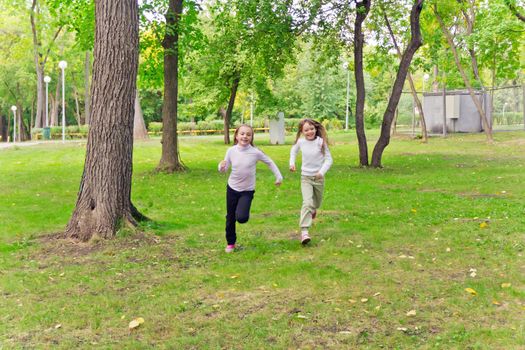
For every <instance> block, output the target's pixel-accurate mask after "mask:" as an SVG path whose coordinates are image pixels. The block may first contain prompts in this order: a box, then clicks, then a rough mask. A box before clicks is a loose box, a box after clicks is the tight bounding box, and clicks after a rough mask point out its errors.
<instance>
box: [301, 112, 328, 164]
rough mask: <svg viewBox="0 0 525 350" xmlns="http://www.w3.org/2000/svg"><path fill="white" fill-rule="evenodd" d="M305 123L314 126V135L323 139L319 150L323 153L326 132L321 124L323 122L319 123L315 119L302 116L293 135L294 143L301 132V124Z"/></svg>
mask: <svg viewBox="0 0 525 350" xmlns="http://www.w3.org/2000/svg"><path fill="white" fill-rule="evenodd" d="M307 123H308V124H311V125H313V126H314V128H315V136H319V137H320V138H322V139H323V146H322V147H321V152H322V153H323V155H324V152H325V150H326V148H327V147H328V134H327V133H326V129H325V127H324V126H323V124H321V123H319V122H318V121H316V120H313V119H310V118H304V119H302V120H301V121H300V122H299V126H298V128H299V129H298V130H297V135H296V136H295V142H294V144H296V143H297V140H299V138H300V137H301V134H302V133H303V126H304V124H307Z"/></svg>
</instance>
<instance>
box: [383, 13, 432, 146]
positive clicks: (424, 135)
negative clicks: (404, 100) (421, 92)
mask: <svg viewBox="0 0 525 350" xmlns="http://www.w3.org/2000/svg"><path fill="white" fill-rule="evenodd" d="M381 10H382V12H383V17H384V19H385V24H386V27H387V29H388V33H389V34H390V37H391V39H392V43H393V45H394V48H395V50H396V52H397V55H398V57H399V59H401V58H402V53H401V49H400V48H399V45H398V44H397V39H396V36H395V34H394V31H393V30H392V26H391V25H390V21H389V19H388V15H387V13H386V11H385V8H384V7H382V9H381ZM407 79H408V83H409V85H410V91H411V92H412V98H413V99H414V102H415V104H416V106H417V111H418V114H419V121H420V124H421V135H422V141H423V142H425V143H426V142H428V135H427V125H426V123H425V114H424V112H423V105H422V104H421V101H420V100H419V97H418V96H417V92H416V87H415V85H414V80H413V79H412V74H410V72H408V73H407Z"/></svg>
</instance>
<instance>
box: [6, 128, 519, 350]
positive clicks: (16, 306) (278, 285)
mask: <svg viewBox="0 0 525 350" xmlns="http://www.w3.org/2000/svg"><path fill="white" fill-rule="evenodd" d="M331 136H332V140H333V145H332V146H331V151H332V154H333V156H334V165H333V166H332V169H331V170H330V171H329V172H328V174H327V177H326V186H325V200H324V203H323V206H322V208H321V210H320V211H319V215H318V219H317V221H316V224H315V225H314V227H313V228H312V230H311V235H312V242H311V244H310V246H308V247H302V246H301V245H300V243H299V240H298V238H299V237H298V236H299V233H298V227H297V224H298V216H299V210H300V206H301V194H300V175H299V174H298V173H295V174H290V173H289V172H288V171H287V168H288V166H287V163H288V155H289V151H290V144H288V145H284V146H271V145H269V144H268V142H267V138H268V136H267V135H262V134H258V135H256V143H257V144H258V145H259V146H260V147H261V148H262V149H263V150H264V151H265V152H266V153H267V154H268V155H270V156H271V157H272V158H273V159H274V160H275V161H276V163H277V165H278V166H279V168H280V169H281V171H282V172H283V175H284V176H285V180H284V182H283V185H282V186H281V187H280V188H276V187H275V186H274V185H273V181H274V179H273V175H272V173H271V172H270V171H269V170H268V169H267V168H266V167H265V166H264V165H262V164H261V165H260V166H259V168H258V174H257V188H256V194H255V199H254V202H253V206H252V215H251V219H250V221H249V222H248V223H247V224H245V225H242V226H238V236H239V238H238V243H239V244H241V245H242V250H240V251H238V252H236V253H234V254H229V255H228V254H226V253H224V246H225V239H224V216H225V187H226V180H227V176H226V175H224V174H220V173H218V172H217V163H218V162H219V161H220V160H221V159H222V157H223V155H224V153H225V151H226V149H227V146H225V145H223V144H221V138H220V137H195V138H182V139H181V142H180V143H181V155H182V158H183V161H184V162H185V164H186V165H187V166H188V168H189V170H188V172H186V173H184V174H174V175H166V174H154V173H153V172H152V170H153V169H154V168H155V166H156V165H157V162H158V160H159V159H160V153H161V149H160V144H159V142H158V140H152V141H149V142H144V143H138V144H137V145H136V146H135V151H134V176H133V188H132V196H133V202H134V204H135V205H136V206H137V208H139V209H140V210H141V211H142V212H143V213H144V214H146V215H147V216H149V217H150V218H151V219H152V220H153V221H152V222H149V223H146V224H144V225H143V226H141V227H140V231H139V232H132V231H129V230H122V231H121V232H119V233H118V235H117V238H116V239H114V240H111V241H107V242H98V243H91V244H75V243H73V242H70V241H65V240H59V239H56V238H54V237H55V234H56V233H58V232H60V231H61V230H63V229H64V227H65V225H66V223H67V221H68V219H69V217H70V215H71V212H72V209H73V207H74V204H75V200H76V193H77V190H78V186H79V182H80V176H81V173H82V166H83V161H84V152H85V144H84V143H75V144H66V145H62V144H44V145H37V146H32V147H20V148H13V149H5V150H0V203H1V204H0V310H1V312H0V349H4V348H5V349H11V348H14V349H18V348H20V349H25V348H49V349H51V348H52V349H55V348H58V349H72V348H90V349H91V348H102V349H149V348H166V349H221V348H224V349H268V348H271V349H298V348H301V349H314V348H315V349H325V348H335V349H354V348H362V349H377V348H385V349H414V348H420V349H524V348H525V322H524V319H525V259H524V254H525V252H524V249H525V186H524V184H525V167H524V164H525V133H524V132H523V131H519V132H513V133H498V134H496V135H495V143H494V144H493V145H488V144H486V143H485V141H484V140H485V137H484V135H464V134H463V135H462V134H458V135H452V136H449V137H448V138H446V139H442V138H432V139H431V140H430V142H429V143H428V144H421V143H419V142H418V141H416V140H410V139H408V138H403V137H397V138H394V139H393V140H392V143H391V145H390V146H389V147H388V148H387V150H386V152H385V155H384V159H383V164H384V165H385V168H384V169H362V168H359V167H357V163H358V161H357V159H358V151H357V144H356V140H355V134H354V133H353V132H352V133H349V134H342V133H340V134H335V135H331ZM374 137H377V132H375V133H372V138H374ZM288 140H289V141H291V136H290V137H289V138H288ZM370 147H373V144H370ZM370 152H371V150H370ZM466 288H472V289H473V290H474V291H475V293H476V295H472V294H471V293H469V292H467V291H466V290H465V289H466ZM137 317H142V318H144V320H145V322H144V323H143V324H142V325H140V327H138V328H136V329H133V330H130V329H129V328H128V324H129V322H130V321H131V320H133V319H134V318H137Z"/></svg>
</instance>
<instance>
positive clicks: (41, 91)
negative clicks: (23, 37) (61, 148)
mask: <svg viewBox="0 0 525 350" xmlns="http://www.w3.org/2000/svg"><path fill="white" fill-rule="evenodd" d="M39 12H40V7H39V2H38V0H32V4H31V11H30V19H31V31H32V33H33V55H34V60H35V69H36V82H37V101H36V106H37V107H36V118H35V127H37V128H40V127H42V126H43V121H44V115H45V113H44V109H45V88H44V71H45V66H46V62H47V59H48V57H49V53H50V51H51V48H52V46H53V44H54V42H55V41H56V39H57V37H58V35H59V33H60V31H61V30H62V25H59V26H58V28H57V29H56V31H55V34H54V35H53V37H52V39H51V40H50V42H49V43H48V45H47V50H45V49H44V52H43V44H42V39H41V35H39V33H40V30H39V27H38V23H37V20H38V17H39Z"/></svg>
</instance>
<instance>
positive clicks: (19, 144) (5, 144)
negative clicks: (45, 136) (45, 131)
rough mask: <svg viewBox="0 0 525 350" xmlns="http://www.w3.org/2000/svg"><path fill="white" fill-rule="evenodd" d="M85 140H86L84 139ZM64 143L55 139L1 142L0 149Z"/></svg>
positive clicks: (67, 141) (76, 141)
mask: <svg viewBox="0 0 525 350" xmlns="http://www.w3.org/2000/svg"><path fill="white" fill-rule="evenodd" d="M83 141H84V142H85V140H83ZM65 142H66V143H78V142H82V140H66V141H65ZM59 143H63V142H62V140H53V141H25V142H15V143H13V142H0V150H2V149H7V148H13V147H15V146H16V147H23V146H35V145H43V144H59Z"/></svg>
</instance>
